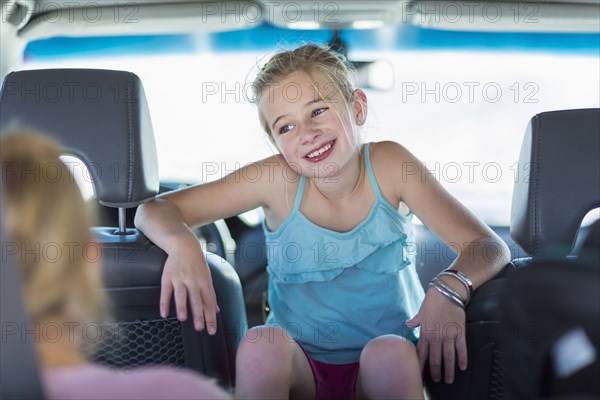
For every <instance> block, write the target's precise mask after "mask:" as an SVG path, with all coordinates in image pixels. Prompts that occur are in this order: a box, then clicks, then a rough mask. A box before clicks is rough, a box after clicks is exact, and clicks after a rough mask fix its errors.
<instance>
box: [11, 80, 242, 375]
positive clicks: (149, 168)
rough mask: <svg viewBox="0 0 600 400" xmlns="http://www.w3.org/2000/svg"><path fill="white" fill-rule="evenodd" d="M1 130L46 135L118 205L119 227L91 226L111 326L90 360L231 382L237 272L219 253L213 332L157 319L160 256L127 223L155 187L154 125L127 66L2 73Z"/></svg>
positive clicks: (100, 194)
mask: <svg viewBox="0 0 600 400" xmlns="http://www.w3.org/2000/svg"><path fill="white" fill-rule="evenodd" d="M0 103H1V107H0V132H6V131H8V130H14V129H17V128H24V129H31V130H35V131H40V132H44V133H48V134H50V135H51V136H53V137H55V138H57V139H58V140H59V141H60V142H61V143H62V145H63V148H64V149H65V153H66V154H71V155H74V156H76V157H78V158H79V159H81V160H82V161H83V162H84V163H85V164H86V166H87V167H88V170H89V171H90V175H91V177H92V181H93V186H94V191H95V196H96V198H97V200H98V202H99V203H100V204H102V205H104V206H109V207H114V208H119V210H120V216H121V218H120V221H119V225H120V227H119V228H117V227H96V228H94V229H93V230H94V233H95V234H96V236H97V238H98V242H99V245H100V249H101V256H102V261H103V278H104V289H105V290H106V292H107V293H108V295H109V297H110V299H111V300H112V305H113V310H114V317H115V322H114V323H112V324H105V325H103V326H102V330H101V331H100V332H101V334H100V335H94V337H95V338H94V340H93V341H97V342H99V343H98V344H99V346H96V347H97V350H98V351H97V353H96V354H95V356H94V357H95V360H96V361H97V362H100V363H104V364H108V365H112V366H115V367H123V368H128V367H132V366H141V365H147V364H169V365H179V366H186V367H189V368H192V369H195V370H197V371H199V372H202V373H204V374H206V375H208V376H211V377H214V378H216V379H217V380H218V381H219V383H220V384H221V385H223V386H233V384H234V379H235V376H234V373H235V353H236V350H237V347H238V345H239V343H240V341H241V339H242V337H243V335H244V334H245V331H246V326H247V324H246V314H245V310H244V302H243V296H242V291H241V287H240V282H239V279H238V276H237V274H236V273H235V271H234V270H233V268H232V267H231V265H229V264H228V263H227V262H226V261H224V260H223V259H222V258H220V257H218V256H215V255H211V254H209V255H208V257H207V259H208V263H209V267H210V269H211V274H212V278H213V283H214V287H215V291H216V294H217V301H218V304H219V307H220V309H221V312H220V313H219V314H218V321H217V323H218V325H217V329H218V331H217V335H215V336H209V335H208V334H206V333H205V332H202V333H197V332H195V331H194V329H193V325H192V323H191V322H190V320H191V318H190V319H188V321H186V322H184V323H179V321H177V319H176V318H175V317H174V315H175V312H174V307H172V310H171V314H170V317H169V318H167V319H162V318H160V316H159V306H158V305H159V297H160V282H161V275H162V269H163V266H164V262H165V260H166V253H164V252H163V251H162V250H161V249H159V248H158V247H156V246H155V245H154V244H153V243H151V242H150V241H149V240H148V239H147V238H146V237H145V236H144V235H143V234H142V233H141V232H139V231H137V230H136V229H127V228H126V226H125V218H124V217H125V213H124V210H125V209H126V208H132V207H136V206H138V205H139V204H141V203H143V202H145V201H148V200H151V199H152V198H154V196H155V195H156V194H157V192H158V189H159V181H158V165H157V164H158V163H157V155H156V149H155V144H154V136H153V131H152V123H151V120H150V114H149V109H148V105H147V103H146V98H145V94H144V89H143V87H142V84H141V82H140V80H139V78H138V77H137V76H136V75H135V74H133V73H130V72H122V71H108V70H83V69H72V70H69V69H56V70H34V71H20V72H14V73H10V74H9V75H7V77H6V78H5V80H4V82H3V86H2V90H1V99H0Z"/></svg>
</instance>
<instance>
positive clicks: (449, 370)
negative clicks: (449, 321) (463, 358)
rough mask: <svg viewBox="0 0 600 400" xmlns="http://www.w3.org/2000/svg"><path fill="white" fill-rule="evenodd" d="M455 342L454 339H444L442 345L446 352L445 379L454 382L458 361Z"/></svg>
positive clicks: (447, 381)
mask: <svg viewBox="0 0 600 400" xmlns="http://www.w3.org/2000/svg"><path fill="white" fill-rule="evenodd" d="M454 343H455V342H454V340H444V341H443V345H442V346H443V352H444V381H445V382H446V383H452V382H454V363H455V362H456V359H455V349H454Z"/></svg>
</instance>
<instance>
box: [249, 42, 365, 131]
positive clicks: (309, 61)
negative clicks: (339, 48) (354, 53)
mask: <svg viewBox="0 0 600 400" xmlns="http://www.w3.org/2000/svg"><path fill="white" fill-rule="evenodd" d="M340 57H341V56H339V55H338V54H337V53H336V52H335V51H333V50H331V49H330V48H328V47H321V46H317V45H314V44H306V45H304V46H301V47H299V48H297V49H295V50H290V51H283V52H280V53H277V54H275V55H274V56H273V57H271V59H270V60H269V61H268V62H267V63H266V64H265V65H264V66H263V67H262V69H261V70H260V71H259V73H258V75H257V76H256V78H255V80H254V83H253V84H252V92H253V96H254V102H257V101H258V99H260V97H261V96H262V95H263V94H264V91H265V90H266V89H269V88H272V87H274V86H276V85H277V84H279V83H280V82H281V81H283V80H285V79H286V78H287V77H289V76H290V75H291V74H293V73H294V72H304V73H305V74H307V75H308V76H309V77H312V76H313V74H314V73H315V72H320V73H321V74H322V75H323V76H324V77H325V78H326V80H327V82H328V84H329V83H330V84H331V85H333V89H334V92H335V91H337V93H340V94H341V97H342V99H343V100H345V101H346V102H347V103H348V104H350V103H351V102H352V100H353V98H354V89H355V88H354V85H353V83H352V78H351V77H352V73H351V70H350V69H349V68H348V66H347V65H346V64H345V63H344V61H343V60H342V59H341V58H340ZM317 89H319V88H317ZM321 89H325V90H324V91H323V90H320V89H319V91H320V94H322V93H325V94H326V95H330V94H331V91H330V90H327V89H326V88H321ZM322 97H323V99H324V100H328V97H329V96H322ZM258 113H259V119H260V123H261V126H262V128H263V129H264V130H265V132H267V134H268V135H269V137H271V131H270V129H269V124H268V122H267V121H266V119H265V117H264V114H263V112H262V110H261V109H260V107H259V111H258Z"/></svg>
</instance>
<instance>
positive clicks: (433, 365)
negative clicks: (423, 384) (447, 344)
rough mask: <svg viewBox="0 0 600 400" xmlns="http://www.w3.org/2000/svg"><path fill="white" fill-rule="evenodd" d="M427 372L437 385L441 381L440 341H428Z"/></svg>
mask: <svg viewBox="0 0 600 400" xmlns="http://www.w3.org/2000/svg"><path fill="white" fill-rule="evenodd" d="M429 370H430V372H431V379H433V381H434V382H436V383H437V382H439V381H440V379H442V343H441V342H440V340H432V341H429Z"/></svg>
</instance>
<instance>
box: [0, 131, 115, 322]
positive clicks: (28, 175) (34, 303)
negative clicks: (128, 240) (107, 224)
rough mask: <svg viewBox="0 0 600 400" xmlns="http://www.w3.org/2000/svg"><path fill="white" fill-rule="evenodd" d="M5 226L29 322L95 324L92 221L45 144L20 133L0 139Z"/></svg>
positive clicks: (55, 151) (97, 302)
mask: <svg viewBox="0 0 600 400" xmlns="http://www.w3.org/2000/svg"><path fill="white" fill-rule="evenodd" d="M0 143H1V145H0V160H1V162H2V184H3V186H4V193H5V209H4V219H5V221H6V222H5V223H6V227H7V231H8V235H9V238H10V241H11V243H10V244H11V245H12V246H13V248H14V247H15V246H16V248H17V252H16V253H17V258H18V261H19V264H20V267H21V271H22V274H21V275H22V280H23V285H24V294H25V302H26V308H27V310H28V312H29V315H30V318H31V319H32V320H33V321H34V322H40V321H53V320H57V321H65V320H67V321H73V322H79V323H83V322H85V321H93V320H96V318H99V317H100V316H103V314H104V312H105V307H106V302H105V299H104V297H103V295H102V293H101V291H100V288H99V276H100V270H99V269H100V263H99V262H98V260H97V259H98V248H97V247H96V245H95V243H94V242H93V240H92V235H91V233H90V231H89V227H90V225H91V215H90V212H89V208H88V207H87V205H86V203H85V201H84V199H83V197H82V195H81V192H80V190H79V187H78V186H77V184H76V182H75V179H74V177H73V175H72V174H71V172H70V171H69V170H68V169H67V167H66V166H65V164H64V163H63V162H62V161H61V160H60V158H59V156H60V155H61V153H60V149H59V147H58V145H57V144H56V143H55V142H54V141H53V140H52V139H50V138H48V137H45V136H42V135H39V134H34V133H28V132H18V133H15V134H12V135H9V136H5V137H3V138H2V139H0Z"/></svg>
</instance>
